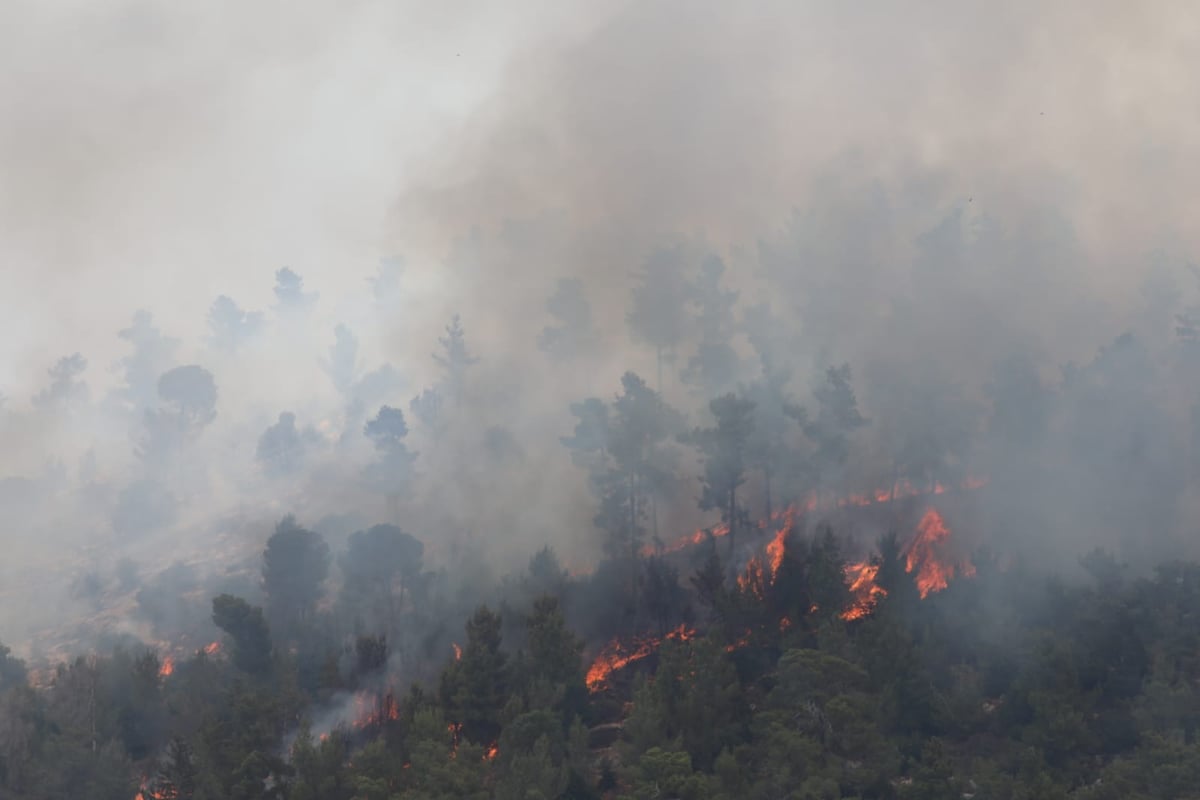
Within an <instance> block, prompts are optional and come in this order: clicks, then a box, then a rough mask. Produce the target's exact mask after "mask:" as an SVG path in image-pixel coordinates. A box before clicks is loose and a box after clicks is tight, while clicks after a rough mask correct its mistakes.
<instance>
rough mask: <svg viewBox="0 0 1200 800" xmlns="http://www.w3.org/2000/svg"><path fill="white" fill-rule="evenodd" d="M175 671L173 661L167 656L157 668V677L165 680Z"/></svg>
mask: <svg viewBox="0 0 1200 800" xmlns="http://www.w3.org/2000/svg"><path fill="white" fill-rule="evenodd" d="M174 671H175V659H174V658H172V657H171V656H167V657H165V658H164V659H163V660H162V664H160V665H159V667H158V677H160V678H165V677H167V676H168V675H170V674H171V673H172V672H174Z"/></svg>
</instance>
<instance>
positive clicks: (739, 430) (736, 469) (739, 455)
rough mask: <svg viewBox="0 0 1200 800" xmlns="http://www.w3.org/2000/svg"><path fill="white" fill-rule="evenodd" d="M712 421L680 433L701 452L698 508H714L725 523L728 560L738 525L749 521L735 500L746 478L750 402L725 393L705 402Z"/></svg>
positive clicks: (751, 429) (751, 418)
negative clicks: (702, 470)
mask: <svg viewBox="0 0 1200 800" xmlns="http://www.w3.org/2000/svg"><path fill="white" fill-rule="evenodd" d="M708 407H709V411H711V412H712V415H713V418H714V419H715V420H716V425H715V426H714V427H711V428H696V429H695V430H693V431H692V432H691V433H690V434H688V435H687V436H685V437H684V439H685V441H687V442H688V443H690V444H692V445H694V446H695V447H696V448H697V449H698V450H699V451H700V454H701V457H702V461H703V464H704V476H703V477H702V478H701V494H700V508H701V509H702V510H704V511H711V510H718V511H720V512H721V522H723V523H724V524H725V525H727V526H728V527H729V534H728V537H727V538H728V539H729V555H730V562H731V563H732V562H733V561H734V558H733V556H734V553H735V549H734V548H735V546H736V541H737V532H738V529H739V528H740V527H741V526H743V525H745V524H747V523H748V522H749V514H748V513H747V511H746V509H745V507H744V505H743V504H742V503H741V502H740V501H739V500H738V489H740V488H741V487H742V484H744V483H745V482H746V450H747V445H748V443H749V441H750V436H751V434H753V432H754V403H753V402H751V401H750V400H747V399H746V398H744V397H739V396H737V395H735V394H726V395H723V396H721V397H718V398H716V399H715V400H713V401H712V402H710V403H709V404H708Z"/></svg>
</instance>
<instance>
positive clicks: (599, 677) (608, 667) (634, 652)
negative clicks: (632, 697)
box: [587, 625, 696, 692]
mask: <svg viewBox="0 0 1200 800" xmlns="http://www.w3.org/2000/svg"><path fill="white" fill-rule="evenodd" d="M695 635H696V631H695V630H694V629H692V628H689V627H688V626H687V625H680V626H679V627H678V628H676V629H675V630H673V631H671V632H670V633H668V634H667V635H666V636H665V637H664V638H666V639H676V640H678V641H681V642H686V641H687V640H688V639H691V638H692V637H693V636H695ZM661 643H662V639H658V638H641V639H636V640H634V642H633V643H632V644H629V645H626V644H625V643H624V642H622V641H621V640H620V639H613V640H612V641H611V642H609V643H608V644H607V645H605V647H604V649H603V650H601V651H600V655H598V656H596V660H595V661H593V662H592V666H591V667H589V668H588V672H587V687H588V690H589V691H592V692H596V691H599V690H600V689H602V688H604V687H605V686H607V685H608V678H609V676H610V675H612V674H613V673H614V672H616V671H617V670H619V669H621V668H623V667H625V666H627V665H629V664H632V663H633V662H634V661H640V660H641V659H643V658H645V657H646V656H648V655H650V654H651V653H653V652H654V651H656V650H657V649H658V646H659V645H660V644H661Z"/></svg>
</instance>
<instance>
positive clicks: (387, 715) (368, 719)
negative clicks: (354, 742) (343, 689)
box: [352, 691, 400, 730]
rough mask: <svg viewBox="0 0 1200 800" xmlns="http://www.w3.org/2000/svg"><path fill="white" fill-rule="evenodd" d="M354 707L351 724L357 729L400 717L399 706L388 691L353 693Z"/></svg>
mask: <svg viewBox="0 0 1200 800" xmlns="http://www.w3.org/2000/svg"><path fill="white" fill-rule="evenodd" d="M354 708H355V714H354V722H353V723H352V724H353V726H354V727H355V728H358V729H359V730H364V729H366V728H373V727H375V726H376V725H379V724H381V723H384V722H389V721H392V720H397V719H400V706H399V704H398V703H397V702H396V697H395V695H393V694H392V692H390V691H388V692H384V693H382V694H376V693H373V692H365V691H364V692H358V693H357V694H355V695H354Z"/></svg>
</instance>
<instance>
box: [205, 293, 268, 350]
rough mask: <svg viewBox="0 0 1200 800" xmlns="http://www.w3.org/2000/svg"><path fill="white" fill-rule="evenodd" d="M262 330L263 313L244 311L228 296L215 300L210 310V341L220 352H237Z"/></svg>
mask: <svg viewBox="0 0 1200 800" xmlns="http://www.w3.org/2000/svg"><path fill="white" fill-rule="evenodd" d="M262 329H263V315H262V312H261V311H244V310H242V309H241V308H239V307H238V304H237V303H235V302H234V301H233V299H232V298H231V297H228V296H226V295H221V296H220V297H218V298H217V299H216V300H214V301H213V304H212V306H211V307H209V309H208V333H209V335H208V341H209V343H210V344H211V345H212V346H213V347H215V348H216V349H218V350H222V351H224V352H227V353H234V352H237V350H238V349H239V348H241V346H242V345H243V344H246V343H247V342H249V341H250V340H252V339H253V338H254V337H255V336H257V335H258V334H259V333H261V332H262Z"/></svg>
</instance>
